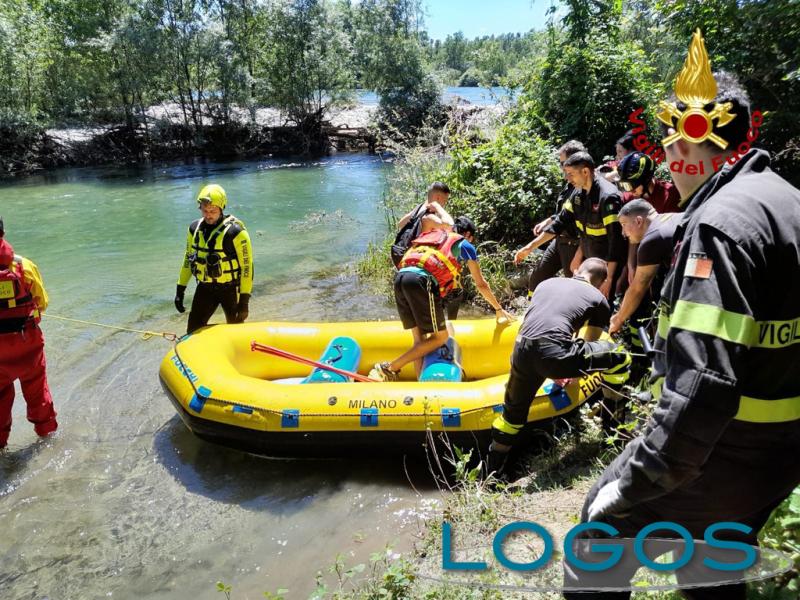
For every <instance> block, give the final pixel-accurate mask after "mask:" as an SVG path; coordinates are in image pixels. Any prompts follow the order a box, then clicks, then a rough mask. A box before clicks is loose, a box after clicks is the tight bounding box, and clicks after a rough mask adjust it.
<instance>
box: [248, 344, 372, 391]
mask: <svg viewBox="0 0 800 600" xmlns="http://www.w3.org/2000/svg"><path fill="white" fill-rule="evenodd" d="M250 350H251V351H254V352H263V353H264V354H272V355H273V356H279V357H280V358H285V359H286V360H293V361H295V362H299V363H301V364H304V365H308V366H309V367H318V368H320V369H325V370H326V371H332V372H333V373H338V374H339V375H344V376H345V377H352V378H353V379H354V380H356V381H363V382H370V383H382V382H380V381H378V380H377V379H370V378H369V377H364V376H363V375H360V374H358V373H353V372H352V371H345V370H344V369H337V368H336V367H332V366H331V365H326V364H325V363H321V362H317V361H316V360H311V359H310V358H306V357H305V356H300V355H299V354H292V353H291V352H287V351H286V350H281V349H280V348H275V347H273V346H265V345H264V344H259V343H258V342H250Z"/></svg>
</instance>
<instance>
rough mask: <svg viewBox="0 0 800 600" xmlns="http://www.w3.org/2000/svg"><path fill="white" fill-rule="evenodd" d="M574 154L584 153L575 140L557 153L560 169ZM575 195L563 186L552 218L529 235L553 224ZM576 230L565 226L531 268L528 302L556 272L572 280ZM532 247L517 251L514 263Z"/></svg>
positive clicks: (569, 188) (524, 256)
mask: <svg viewBox="0 0 800 600" xmlns="http://www.w3.org/2000/svg"><path fill="white" fill-rule="evenodd" d="M578 152H586V147H585V146H584V145H583V144H582V143H581V142H579V141H578V140H570V141H568V142H567V143H565V144H564V145H563V146H561V147H560V148H559V149H558V162H559V164H561V165H563V164H564V161H566V160H567V158H569V157H570V156H572V155H573V154H576V153H578ZM574 193H575V188H574V187H573V186H572V184H570V183H567V184H566V185H565V186H564V189H563V190H561V193H560V194H559V196H558V200H557V201H556V212H555V214H553V216H551V217H548V218H547V219H545V220H544V221H542V222H541V223H537V224H536V226H535V227H534V228H533V235H534V236H537V237H538V236H539V235H540V234H541V233H542V231H544V230H545V229H546V228H547V227H549V225H550V224H551V223H552V222H553V220H555V218H556V216H558V213H559V212H560V211H561V209H562V208H563V206H564V204H565V203H566V202H567V200H569V199H570V198H571V197H572V195H573V194H574ZM579 234H580V232H579V231H578V228H577V227H575V226H574V225H571V226H566V227H564V229H563V230H562V231H561V233H560V234H559V235H557V236H556V239H554V240H553V241H552V242H550V244H549V245H548V246H547V248H545V250H544V253H542V257H541V258H540V259H539V262H538V263H537V264H536V266H535V267H533V270H532V271H531V274H530V276H529V277H528V298H530V297H531V296H532V295H533V292H534V290H536V286H538V285H539V284H540V283H541V282H542V281H544V280H545V279H550V278H551V277H555V276H556V275H558V272H559V271H564V276H565V277H572V259H573V258H574V257H575V252H576V250H577V249H578V244H579V240H578V238H579ZM536 247H537V246H534V245H533V243H530V244H527V245H526V246H523V247H522V248H520V249H519V250H517V252H516V254H515V255H514V263H515V264H520V263H521V262H522V261H523V260H525V258H526V257H527V256H528V255H529V254H530V253H531V251H532V250H533V249H534V248H536Z"/></svg>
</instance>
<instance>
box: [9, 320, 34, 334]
mask: <svg viewBox="0 0 800 600" xmlns="http://www.w3.org/2000/svg"><path fill="white" fill-rule="evenodd" d="M37 327H38V325H37V323H36V321H35V320H34V318H33V317H24V318H21V319H3V320H0V335H11V334H16V333H23V332H24V331H29V330H32V329H36V328H37Z"/></svg>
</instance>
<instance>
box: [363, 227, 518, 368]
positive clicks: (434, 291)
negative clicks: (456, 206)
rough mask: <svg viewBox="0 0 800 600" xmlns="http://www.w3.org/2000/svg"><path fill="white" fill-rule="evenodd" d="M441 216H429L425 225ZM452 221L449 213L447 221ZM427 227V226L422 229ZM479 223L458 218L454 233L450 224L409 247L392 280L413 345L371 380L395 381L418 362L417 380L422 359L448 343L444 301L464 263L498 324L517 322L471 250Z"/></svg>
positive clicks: (380, 365) (404, 324) (426, 233)
mask: <svg viewBox="0 0 800 600" xmlns="http://www.w3.org/2000/svg"><path fill="white" fill-rule="evenodd" d="M436 219H438V217H434V216H433V215H429V217H428V218H427V219H426V222H434V221H435V220H436ZM445 220H446V221H447V222H448V223H450V222H453V220H452V218H449V215H446V219H445ZM423 228H426V227H424V225H423ZM474 240H475V224H474V223H473V222H472V220H470V219H468V218H466V217H459V218H458V220H457V221H456V225H455V227H454V228H453V231H449V230H448V227H447V225H445V226H444V227H437V228H435V229H431V230H430V231H426V232H425V233H423V234H422V235H421V236H420V237H418V238H417V239H415V240H414V241H413V242H412V243H411V248H409V249H408V251H407V252H406V253H405V255H404V256H403V260H402V261H401V262H400V270H399V271H398V272H397V275H395V278H394V295H395V301H396V302H397V311H398V312H399V313H400V320H401V321H402V322H403V328H404V329H410V330H411V333H412V335H413V336H414V345H413V346H412V347H411V349H410V350H408V351H407V352H405V353H404V354H403V355H401V356H399V357H398V358H396V359H394V360H393V361H391V362H380V363H377V364H376V365H375V367H374V368H373V369H372V371H370V374H369V376H370V377H371V378H373V379H379V380H381V381H397V379H398V377H399V374H400V369H402V368H403V367H404V366H405V365H407V364H408V363H410V362H413V363H414V366H415V369H416V374H417V377H419V374H420V371H421V368H422V359H423V357H424V356H425V355H426V354H428V353H429V352H432V351H433V350H435V349H436V348H439V347H440V346H443V345H444V344H445V343H447V338H448V336H449V334H448V332H447V328H446V326H445V316H444V303H443V298H444V297H445V296H447V294H448V293H449V292H450V291H451V290H453V289H455V288H457V287H458V286H459V285H460V279H461V271H462V269H463V268H464V266H465V265H466V267H467V269H469V273H470V275H472V279H473V280H474V282H475V287H476V288H477V289H478V291H479V292H480V293H481V295H482V296H483V297H484V298H485V299H486V301H487V302H488V303H489V304H490V305H491V306H492V308H494V309H495V313H496V317H497V320H498V321H513V320H514V317H513V316H511V315H510V314H509V313H507V312H506V311H505V310H503V308H502V307H501V306H500V303H499V302H498V301H497V298H495V296H494V294H493V293H492V290H491V288H490V287H489V284H488V283H486V279H484V277H483V273H482V272H481V267H480V265H479V264H478V253H477V252H476V250H475V246H473V242H474Z"/></svg>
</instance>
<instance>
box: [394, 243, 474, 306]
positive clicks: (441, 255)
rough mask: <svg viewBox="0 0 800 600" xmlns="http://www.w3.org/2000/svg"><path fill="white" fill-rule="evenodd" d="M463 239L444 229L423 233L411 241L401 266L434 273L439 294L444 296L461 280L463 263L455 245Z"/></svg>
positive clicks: (457, 285)
mask: <svg viewBox="0 0 800 600" xmlns="http://www.w3.org/2000/svg"><path fill="white" fill-rule="evenodd" d="M463 239H464V236H462V235H458V234H457V233H449V232H447V231H445V230H443V229H433V230H431V231H429V232H427V233H423V234H422V235H421V236H419V237H418V238H417V239H415V240H413V241H412V242H411V248H409V250H408V251H407V252H406V253H405V254H404V255H403V260H401V261H400V268H401V269H403V268H405V267H419V268H420V269H424V270H425V271H427V272H428V273H430V274H431V275H433V277H434V278H435V279H436V281H437V282H438V284H439V295H440V296H441V297H442V298H444V297H445V296H446V295H447V294H448V293H449V292H450V291H451V290H452V289H453V288H456V287H459V285H460V282H461V263H460V262H459V260H458V259H457V258H456V257H455V256H453V246H455V245H456V244H457V243H458V242H460V241H461V240H463Z"/></svg>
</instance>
